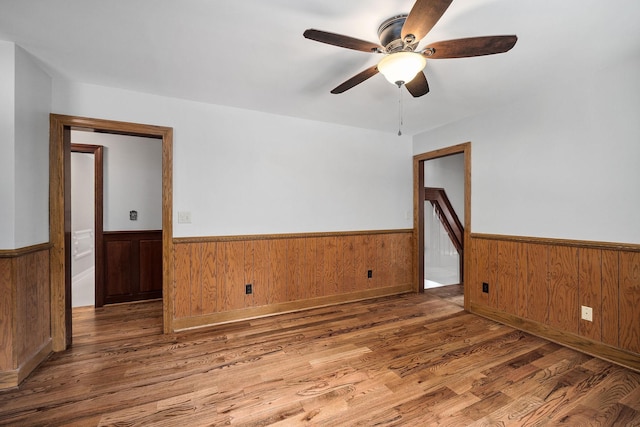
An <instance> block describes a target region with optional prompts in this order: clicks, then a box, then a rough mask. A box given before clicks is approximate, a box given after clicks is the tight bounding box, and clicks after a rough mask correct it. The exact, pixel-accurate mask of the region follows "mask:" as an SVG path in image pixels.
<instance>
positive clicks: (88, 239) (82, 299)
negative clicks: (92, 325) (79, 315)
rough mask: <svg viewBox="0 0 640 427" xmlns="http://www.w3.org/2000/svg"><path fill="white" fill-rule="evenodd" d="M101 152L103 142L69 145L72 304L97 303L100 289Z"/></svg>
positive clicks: (101, 272)
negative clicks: (100, 143)
mask: <svg viewBox="0 0 640 427" xmlns="http://www.w3.org/2000/svg"><path fill="white" fill-rule="evenodd" d="M103 151H104V147H103V146H102V145H89V144H74V143H72V144H71V153H72V156H71V164H72V166H71V174H72V175H73V179H72V186H71V187H72V188H71V191H72V193H73V196H72V197H71V203H72V207H71V213H72V221H71V223H72V224H71V228H72V230H71V252H72V254H71V270H72V272H71V273H72V274H71V287H72V291H71V295H72V303H73V304H72V306H73V307H81V306H88V305H94V306H98V304H96V296H97V295H98V294H99V289H101V288H102V277H103V264H102V247H103V242H102V229H103V189H104V185H103V181H104V178H103V177H104V172H103V170H104V168H103V158H104V157H103ZM74 157H75V158H74ZM74 186H75V188H74Z"/></svg>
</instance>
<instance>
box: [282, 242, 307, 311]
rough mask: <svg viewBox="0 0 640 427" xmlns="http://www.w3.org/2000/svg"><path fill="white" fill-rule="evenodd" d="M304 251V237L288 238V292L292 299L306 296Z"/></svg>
mask: <svg viewBox="0 0 640 427" xmlns="http://www.w3.org/2000/svg"><path fill="white" fill-rule="evenodd" d="M303 253H304V239H298V238H295V239H287V266H286V269H287V293H288V294H289V295H290V297H291V298H292V301H295V300H298V299H302V298H304V288H303V286H302V283H301V280H302V263H301V262H300V259H301V257H302V254H303Z"/></svg>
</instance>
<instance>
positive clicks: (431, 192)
mask: <svg viewBox="0 0 640 427" xmlns="http://www.w3.org/2000/svg"><path fill="white" fill-rule="evenodd" d="M424 199H425V201H427V200H428V201H429V202H431V205H433V207H434V208H435V211H436V214H437V215H438V218H439V219H440V222H441V223H442V225H443V226H444V229H445V230H446V231H447V234H448V235H449V238H450V239H451V243H452V244H453V246H454V247H455V248H456V250H457V251H458V254H459V255H460V260H462V259H463V257H462V252H463V251H464V227H463V226H462V223H461V222H460V219H459V218H458V215H457V214H456V212H455V211H454V210H453V206H451V202H450V201H449V198H448V197H447V193H446V192H445V191H444V188H434V187H425V188H424ZM462 264H463V263H462V262H460V280H461V281H462V277H463V275H462Z"/></svg>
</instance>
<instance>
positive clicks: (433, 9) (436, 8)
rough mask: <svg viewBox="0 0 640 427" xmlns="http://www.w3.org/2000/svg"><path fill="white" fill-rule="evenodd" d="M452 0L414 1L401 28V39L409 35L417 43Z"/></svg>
mask: <svg viewBox="0 0 640 427" xmlns="http://www.w3.org/2000/svg"><path fill="white" fill-rule="evenodd" d="M452 1H453V0H416V2H415V4H414V5H413V7H412V8H411V12H409V16H407V19H406V20H405V21H404V25H403V26H402V39H404V38H405V37H406V36H408V35H409V34H413V35H414V36H415V41H416V42H419V41H420V40H422V38H423V37H424V36H426V35H427V33H428V32H429V31H431V29H432V28H433V26H434V25H436V22H438V21H439V20H440V17H442V15H443V14H444V12H445V11H446V10H447V8H448V7H449V5H450V4H451V2H452Z"/></svg>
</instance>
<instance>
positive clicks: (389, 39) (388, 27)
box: [378, 13, 420, 53]
mask: <svg viewBox="0 0 640 427" xmlns="http://www.w3.org/2000/svg"><path fill="white" fill-rule="evenodd" d="M407 16H408V15H407V14H406V13H405V14H402V15H396V16H393V17H391V18H389V19H387V20H386V21H384V22H383V23H382V24H380V27H378V38H379V39H380V44H381V45H382V46H384V48H385V49H386V51H387V53H393V52H401V51H410V52H412V51H414V50H415V48H416V46H418V42H419V41H420V40H415V37H414V38H413V39H412V40H407V41H406V42H405V41H404V40H402V26H403V25H404V21H405V20H406V19H407Z"/></svg>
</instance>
